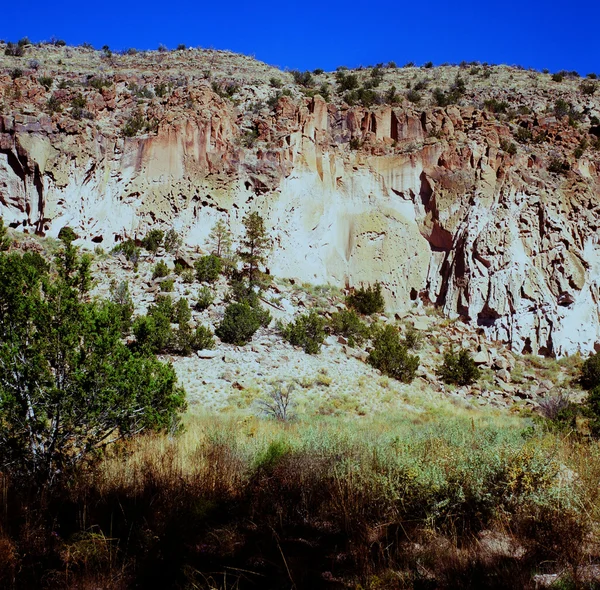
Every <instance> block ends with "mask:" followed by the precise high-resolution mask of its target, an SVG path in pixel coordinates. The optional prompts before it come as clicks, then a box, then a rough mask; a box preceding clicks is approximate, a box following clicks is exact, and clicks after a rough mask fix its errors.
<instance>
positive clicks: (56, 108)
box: [46, 94, 62, 115]
mask: <svg viewBox="0 0 600 590" xmlns="http://www.w3.org/2000/svg"><path fill="white" fill-rule="evenodd" d="M46 109H47V110H48V113H49V114H51V115H53V114H54V113H60V112H61V111H62V103H61V102H60V100H59V99H58V98H57V97H56V96H54V94H53V95H52V96H51V97H50V98H49V99H48V100H47V101H46Z"/></svg>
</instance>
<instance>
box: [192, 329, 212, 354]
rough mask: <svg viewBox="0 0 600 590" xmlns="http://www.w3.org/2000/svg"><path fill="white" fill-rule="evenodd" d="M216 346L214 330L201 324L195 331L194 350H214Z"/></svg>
mask: <svg viewBox="0 0 600 590" xmlns="http://www.w3.org/2000/svg"><path fill="white" fill-rule="evenodd" d="M214 347H215V339H214V338H213V335H212V332H211V331H210V329H209V328H207V327H206V326H203V325H202V324H200V325H199V326H197V327H196V330H195V331H194V338H193V341H192V349H193V350H212V349H213V348H214Z"/></svg>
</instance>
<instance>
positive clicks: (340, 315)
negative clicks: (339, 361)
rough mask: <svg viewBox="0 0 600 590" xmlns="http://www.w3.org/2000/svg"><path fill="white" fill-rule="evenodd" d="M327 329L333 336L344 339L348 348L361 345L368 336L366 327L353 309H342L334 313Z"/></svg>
mask: <svg viewBox="0 0 600 590" xmlns="http://www.w3.org/2000/svg"><path fill="white" fill-rule="evenodd" d="M329 328H330V330H331V332H332V333H333V334H338V335H339V336H343V337H344V338H346V339H347V340H348V344H349V345H350V346H355V345H357V344H358V345H359V346H360V345H362V344H363V342H364V341H365V340H366V339H367V338H368V336H369V328H368V326H367V325H366V324H365V323H364V322H363V321H361V319H360V317H359V316H358V314H357V313H356V311H354V310H353V309H351V310H345V309H344V310H341V311H337V312H336V313H334V314H333V315H332V316H331V320H330V322H329Z"/></svg>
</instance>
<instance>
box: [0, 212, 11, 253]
mask: <svg viewBox="0 0 600 590" xmlns="http://www.w3.org/2000/svg"><path fill="white" fill-rule="evenodd" d="M11 244H12V240H11V239H10V237H9V236H8V231H7V229H6V227H5V225H4V219H2V217H0V252H6V251H7V250H8V249H9V248H10V246H11Z"/></svg>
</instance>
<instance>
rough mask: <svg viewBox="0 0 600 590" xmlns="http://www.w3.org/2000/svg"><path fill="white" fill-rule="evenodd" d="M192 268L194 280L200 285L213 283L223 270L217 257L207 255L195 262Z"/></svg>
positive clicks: (221, 262)
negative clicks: (193, 269) (194, 270)
mask: <svg viewBox="0 0 600 590" xmlns="http://www.w3.org/2000/svg"><path fill="white" fill-rule="evenodd" d="M194 268H195V269H196V279H198V280H199V281H200V282H201V283H214V282H216V281H217V280H218V278H219V275H220V274H221V271H222V270H223V261H222V260H221V258H220V257H219V256H216V255H215V254H209V255H208V256H203V257H202V258H200V259H198V260H196V262H195V263H194Z"/></svg>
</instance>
